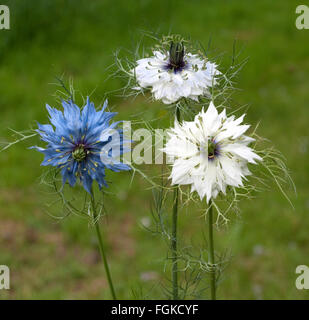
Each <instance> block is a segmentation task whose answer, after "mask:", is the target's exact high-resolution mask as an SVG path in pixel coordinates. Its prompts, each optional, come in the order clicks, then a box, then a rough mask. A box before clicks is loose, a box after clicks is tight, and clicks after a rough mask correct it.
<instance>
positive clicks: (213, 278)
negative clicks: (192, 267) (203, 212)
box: [207, 202, 216, 300]
mask: <svg viewBox="0 0 309 320" xmlns="http://www.w3.org/2000/svg"><path fill="white" fill-rule="evenodd" d="M207 220H208V221H207V222H208V263H209V264H210V267H211V272H210V294H211V300H216V269H215V253H214V237H213V206H212V204H211V202H210V207H209V210H208V215H207Z"/></svg>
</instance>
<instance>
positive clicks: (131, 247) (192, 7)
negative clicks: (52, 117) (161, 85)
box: [0, 0, 309, 299]
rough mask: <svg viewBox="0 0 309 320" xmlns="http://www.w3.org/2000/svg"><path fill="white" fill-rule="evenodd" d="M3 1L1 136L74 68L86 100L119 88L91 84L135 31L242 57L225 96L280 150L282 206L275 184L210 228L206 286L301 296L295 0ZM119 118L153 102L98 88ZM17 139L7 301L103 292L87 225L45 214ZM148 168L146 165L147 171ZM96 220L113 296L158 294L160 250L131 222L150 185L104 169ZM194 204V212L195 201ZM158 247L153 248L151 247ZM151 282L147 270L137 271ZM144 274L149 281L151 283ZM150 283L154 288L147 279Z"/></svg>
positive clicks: (304, 256)
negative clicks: (288, 180) (215, 277)
mask: <svg viewBox="0 0 309 320" xmlns="http://www.w3.org/2000/svg"><path fill="white" fill-rule="evenodd" d="M2 4H7V5H8V6H9V7H10V10H11V30H9V31H7V30H1V31H0V66H1V67H0V108H1V109H0V110H1V119H0V121H1V128H2V129H1V132H0V133H1V137H2V139H1V140H9V139H10V133H9V131H8V130H7V128H8V127H9V128H14V129H16V130H24V129H28V127H29V125H30V124H32V125H33V124H34V123H35V122H34V120H38V121H40V122H43V123H44V122H46V119H47V115H46V111H45V107H44V106H45V103H50V104H51V105H55V100H54V97H53V96H52V94H53V93H54V92H55V90H56V88H55V86H53V85H50V83H52V82H55V80H54V77H55V76H59V75H62V74H64V75H65V77H66V78H68V77H73V78H74V83H75V87H76V88H77V89H78V90H80V92H82V94H83V95H87V94H90V93H91V92H92V91H93V89H96V90H95V92H94V94H93V95H92V99H93V100H94V102H95V103H96V104H98V103H101V102H102V100H103V98H104V97H105V93H106V92H109V91H112V90H115V89H117V88H119V87H121V86H123V83H122V81H121V80H120V79H117V78H116V79H115V78H112V79H109V81H104V80H105V78H106V76H107V74H106V72H105V70H106V68H107V67H108V66H110V65H111V64H112V63H113V62H114V61H113V52H114V51H115V50H117V49H119V48H129V49H133V48H134V44H135V43H136V42H137V41H138V40H139V30H141V29H142V30H150V31H160V32H161V33H163V34H164V33H167V32H169V31H172V32H174V33H180V34H183V35H184V36H188V35H190V36H191V37H192V38H193V39H194V40H200V41H201V42H202V43H204V44H205V45H207V43H208V41H209V39H210V38H211V39H212V48H213V53H214V54H215V53H222V52H224V53H225V56H226V57H229V56H231V54H232V47H233V42H234V40H235V39H236V40H237V46H238V48H243V53H242V56H243V57H244V58H246V57H249V62H248V63H247V64H246V66H245V68H244V69H243V70H242V71H241V73H240V77H239V82H238V87H240V88H241V89H242V90H241V91H240V92H238V93H236V94H235V95H234V97H233V99H234V101H235V104H236V105H244V104H247V103H249V104H250V108H249V110H248V114H247V121H248V122H249V123H256V122H258V121H260V120H261V124H260V127H259V133H260V135H262V136H264V137H267V138H269V139H270V140H271V141H272V142H273V144H274V145H275V146H276V147H277V148H278V149H279V150H281V151H282V152H283V154H284V155H285V156H286V158H287V164H288V166H289V168H290V169H291V172H292V176H293V179H294V181H295V183H296V187H297V194H298V195H297V197H295V195H294V194H293V193H292V192H291V191H289V192H288V194H289V196H290V197H291V199H292V201H293V204H294V206H295V210H294V211H293V210H292V209H291V207H290V206H289V205H288V203H287V201H286V200H285V199H284V198H283V197H282V195H281V194H280V193H279V191H278V190H276V189H273V190H271V191H272V192H264V193H262V194H259V195H258V198H257V199H256V200H254V202H249V201H248V202H245V203H243V204H242V210H243V215H242V218H241V220H240V221H239V220H237V221H235V222H233V223H231V225H230V226H229V229H228V230H221V231H218V232H216V244H217V247H218V250H219V251H220V250H221V251H222V250H224V249H225V248H231V250H232V253H233V259H232V260H231V263H230V265H229V267H228V269H227V270H226V272H225V275H224V281H222V283H221V284H220V287H219V290H218V296H219V298H225V299H260V298H262V299H307V298H308V297H309V294H308V292H306V291H299V290H297V289H296V288H295V279H296V275H295V268H296V266H297V265H300V264H307V265H309V259H308V256H309V249H308V248H309V246H308V244H309V240H308V232H307V230H308V227H309V218H308V208H309V199H308V192H309V184H308V176H309V175H308V171H309V161H308V147H309V135H308V116H309V111H308V106H307V104H308V101H309V99H308V98H309V91H308V85H309V77H308V72H309V60H308V44H307V43H308V36H309V33H308V31H306V30H303V31H299V30H297V29H296V27H295V18H296V15H295V8H296V6H297V5H298V4H299V3H298V2H297V1H284V2H283V1H281V2H274V1H270V0H269V1H267V0H261V1H255V2H254V3H253V2H252V3H250V4H249V3H248V2H247V1H241V0H235V1H223V0H221V1H218V0H216V1H207V2H206V1H198V0H193V1H190V2H189V1H184V0H177V1H176V0H174V1H163V0H158V1H149V0H143V1H142V0H138V1H124V0H119V1H98V0H93V1H91V2H90V1H84V0H79V1H76V0H75V1H72V0H71V1H69V0H67V1H60V0H53V1H51V0H46V1H30V0H29V1H13V0H10V1H2ZM109 101H110V105H111V106H113V108H115V110H116V111H119V113H120V115H119V116H118V119H120V118H121V119H130V117H131V116H132V114H137V113H138V112H144V117H146V118H148V119H152V118H153V117H155V116H158V114H159V113H160V107H159V105H158V104H154V105H149V104H147V103H145V102H144V101H143V99H137V100H136V101H131V100H129V101H123V100H122V99H120V98H119V97H116V96H110V97H109ZM29 144H30V141H27V142H24V143H20V144H18V145H16V146H14V147H12V148H11V149H10V150H8V151H7V152H4V153H1V154H0V176H1V179H0V190H1V192H0V216H1V220H0V264H6V265H8V266H9V267H10V268H11V290H9V291H4V290H1V291H0V298H9V299H16V298H18V299H35V298H41V299H49V298H56V299H57V298H64V299H72V298H76V299H81V298H95V299H97V298H110V296H109V292H108V288H107V285H106V281H105V276H104V270H103V268H102V265H101V263H100V257H99V256H98V254H97V250H96V241H95V238H94V235H93V230H92V229H91V228H89V226H88V224H87V221H85V220H83V219H80V218H78V217H69V218H67V219H65V220H64V221H62V222H60V223H56V222H55V221H54V220H53V219H51V218H50V217H49V216H48V215H47V213H46V211H45V210H44V204H45V203H50V202H52V201H53V196H52V195H50V194H48V193H47V192H46V191H45V190H44V188H42V186H40V185H39V176H40V175H41V173H42V172H43V169H42V168H41V167H40V162H41V160H42V158H41V156H40V155H39V154H36V153H34V152H33V151H31V150H28V149H27V147H28V146H29ZM149 170H150V171H151V169H149ZM111 178H112V179H111V180H113V183H112V184H111V186H110V188H109V191H110V192H111V195H110V196H109V197H108V198H107V200H106V201H107V203H106V207H107V211H108V213H109V214H108V217H107V219H106V221H105V223H102V229H103V233H104V235H105V239H106V241H107V243H108V255H109V257H110V264H111V268H112V273H113V277H114V279H115V283H116V288H117V290H118V291H119V295H120V297H121V298H132V288H133V290H139V288H140V287H143V292H144V293H146V294H147V293H148V292H150V296H151V297H153V298H160V297H162V295H160V290H159V288H157V287H156V286H155V284H156V283H157V282H158V279H161V278H163V277H165V276H168V274H164V271H163V266H164V261H163V260H162V259H163V258H164V256H165V251H164V250H165V247H164V245H163V244H162V243H161V242H160V239H158V238H155V237H152V236H150V235H149V233H147V232H145V231H144V230H143V229H142V228H141V227H140V220H141V219H142V218H144V217H149V216H150V206H149V203H150V201H151V192H150V190H147V188H148V187H149V186H148V185H147V182H145V181H144V180H143V179H141V178H139V177H136V178H135V179H134V181H133V184H132V185H131V187H130V188H128V185H129V182H130V179H131V176H130V174H126V173H124V174H122V173H121V174H118V175H112V176H111ZM195 209H196V208H195ZM195 209H192V210H190V211H191V212H186V211H185V210H184V211H183V212H182V213H181V214H180V232H181V233H183V234H185V235H186V236H188V237H190V236H192V234H194V233H198V232H200V231H202V230H203V229H204V224H203V223H202V222H203V221H204V220H203V218H201V217H200V212H199V211H198V210H195ZM162 252H164V254H162ZM149 278H150V279H149ZM151 278H154V279H151ZM153 287H154V288H153Z"/></svg>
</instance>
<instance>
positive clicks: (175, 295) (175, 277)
mask: <svg viewBox="0 0 309 320" xmlns="http://www.w3.org/2000/svg"><path fill="white" fill-rule="evenodd" d="M176 119H177V121H178V122H179V121H180V110H179V107H178V106H177V107H176ZM178 189H179V187H178V186H176V188H175V189H174V199H173V217H172V219H173V220H172V241H171V247H172V255H173V257H172V262H173V266H172V283H173V299H174V300H178V299H179V296H178V264H177V260H178V253H177V219H178V197H179V191H178Z"/></svg>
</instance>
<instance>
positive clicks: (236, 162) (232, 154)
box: [164, 102, 262, 202]
mask: <svg viewBox="0 0 309 320" xmlns="http://www.w3.org/2000/svg"><path fill="white" fill-rule="evenodd" d="M243 118H244V115H243V116H241V117H240V118H238V119H235V117H234V116H231V117H227V116H226V111H225V110H223V111H222V112H221V113H220V114H218V111H217V109H216V107H215V106H214V104H213V103H212V102H210V105H209V107H208V110H207V111H206V112H205V111H204V109H203V110H202V111H201V112H200V113H199V114H197V115H196V116H195V119H194V121H184V122H182V123H178V122H177V120H176V121H175V127H174V128H172V129H171V130H170V132H169V139H168V141H167V143H166V146H165V148H164V152H165V153H166V154H167V156H168V157H169V158H170V159H173V160H172V161H173V165H172V173H171V176H170V178H171V179H172V184H179V185H188V184H190V185H191V192H193V191H197V192H198V194H199V196H200V198H201V200H202V199H203V198H204V197H205V196H206V199H207V202H209V200H210V199H211V198H216V196H217V195H218V193H219V192H220V191H222V192H223V193H224V194H225V193H226V187H227V186H233V187H240V186H243V182H242V179H243V178H245V176H247V175H249V174H250V171H249V170H248V167H247V164H248V162H249V163H254V164H256V162H255V160H260V161H261V160H262V158H261V157H260V156H258V155H257V154H256V153H254V151H253V150H252V149H251V148H250V147H249V146H248V145H249V144H250V143H251V142H252V141H254V139H253V138H250V137H248V136H246V135H244V133H245V132H246V131H247V129H248V128H249V127H250V126H249V125H241V123H242V121H243Z"/></svg>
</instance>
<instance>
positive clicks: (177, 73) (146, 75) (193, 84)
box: [133, 42, 221, 104]
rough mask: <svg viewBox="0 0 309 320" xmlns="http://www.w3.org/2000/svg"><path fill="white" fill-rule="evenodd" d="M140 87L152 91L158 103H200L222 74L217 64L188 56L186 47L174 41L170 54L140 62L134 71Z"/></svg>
mask: <svg viewBox="0 0 309 320" xmlns="http://www.w3.org/2000/svg"><path fill="white" fill-rule="evenodd" d="M133 72H134V74H135V76H136V80H137V82H138V85H139V87H137V88H135V89H138V90H139V89H141V88H151V92H152V93H153V96H154V98H155V99H156V100H162V102H163V103H165V104H170V103H173V102H176V101H178V100H179V99H180V98H182V97H185V98H190V99H193V100H196V101H197V100H198V97H199V96H201V95H205V94H208V93H209V90H208V88H210V87H212V86H213V85H215V84H216V78H215V77H216V76H217V75H219V74H221V72H220V71H218V70H217V65H216V64H215V63H212V62H209V61H205V60H202V59H201V58H200V57H199V56H198V55H197V54H191V53H185V51H184V46H183V45H182V44H180V43H177V44H175V43H174V42H171V46H170V50H169V52H166V53H163V52H161V51H154V52H153V57H150V58H144V59H140V60H138V61H137V66H136V68H135V69H134V70H133Z"/></svg>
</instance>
